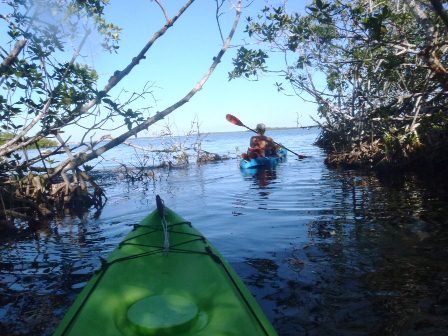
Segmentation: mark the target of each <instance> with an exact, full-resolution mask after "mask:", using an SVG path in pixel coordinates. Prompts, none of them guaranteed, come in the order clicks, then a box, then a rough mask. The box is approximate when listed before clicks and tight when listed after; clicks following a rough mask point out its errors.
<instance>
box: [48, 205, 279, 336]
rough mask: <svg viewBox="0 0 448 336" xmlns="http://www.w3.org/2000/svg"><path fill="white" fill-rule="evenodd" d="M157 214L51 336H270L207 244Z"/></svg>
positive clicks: (186, 226)
mask: <svg viewBox="0 0 448 336" xmlns="http://www.w3.org/2000/svg"><path fill="white" fill-rule="evenodd" d="M162 207H163V206H162ZM158 208H159V210H155V211H154V212H153V213H151V214H150V215H149V216H148V217H146V218H145V219H144V220H143V221H142V222H141V223H140V224H139V225H137V226H136V227H135V228H134V230H133V231H132V232H130V233H129V234H128V235H127V236H126V238H125V239H124V240H123V242H122V243H121V244H120V246H119V247H118V248H117V249H116V250H115V251H114V252H112V254H111V255H110V256H109V258H108V259H107V260H106V261H105V262H104V264H103V266H102V267H101V269H100V270H99V271H98V272H96V274H95V275H94V276H93V277H92V279H91V280H90V281H89V282H88V284H87V285H86V287H85V288H84V289H83V290H82V292H81V293H80V294H79V296H78V298H77V299H76V301H75V302H74V304H73V305H72V307H71V308H70V310H69V311H68V313H67V314H66V316H65V317H64V319H63V320H62V322H61V323H60V325H59V327H58V328H57V330H56V332H55V335H81V336H87V335H179V336H182V335H213V336H215V335H216V336H219V335H245V336H246V335H277V333H276V332H275V330H274V329H273V327H272V326H271V324H270V322H269V320H268V319H267V318H266V316H265V315H264V313H263V312H262V310H261V308H260V307H259V305H258V304H257V302H256V301H255V299H254V297H253V296H252V295H251V294H250V292H249V290H248V289H247V288H246V286H245V285H244V284H243V282H242V281H241V279H240V278H239V277H238V276H237V275H236V273H235V272H234V271H233V270H232V268H231V267H230V265H229V264H228V263H227V262H226V261H225V260H224V259H223V257H222V256H221V255H220V254H219V253H218V252H217V250H216V249H215V248H214V247H213V246H212V245H211V244H210V242H208V241H207V239H205V238H204V237H203V236H202V235H201V234H200V233H199V232H198V231H197V230H196V229H194V228H193V227H192V226H191V223H189V222H187V221H185V220H184V219H183V218H181V217H180V216H178V215H177V214H176V213H174V212H173V211H171V210H170V209H168V208H166V207H163V209H160V204H158ZM160 213H162V215H160ZM162 218H164V220H162ZM162 223H167V224H168V225H167V229H165V230H164V228H163V225H162ZM168 241H169V247H168V246H167V245H166V244H167V242H168Z"/></svg>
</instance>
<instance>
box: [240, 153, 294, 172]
mask: <svg viewBox="0 0 448 336" xmlns="http://www.w3.org/2000/svg"><path fill="white" fill-rule="evenodd" d="M287 153H288V152H287V151H286V149H284V148H281V149H279V150H278V151H277V155H275V156H265V157H259V158H255V159H250V160H245V159H241V160H240V168H241V169H251V168H259V167H268V168H272V167H275V166H277V165H278V164H279V163H280V162H283V161H285V160H286V155H287Z"/></svg>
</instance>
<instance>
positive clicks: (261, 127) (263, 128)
mask: <svg viewBox="0 0 448 336" xmlns="http://www.w3.org/2000/svg"><path fill="white" fill-rule="evenodd" d="M255 130H256V131H257V133H264V132H265V131H266V125H265V124H263V123H260V124H257V127H255Z"/></svg>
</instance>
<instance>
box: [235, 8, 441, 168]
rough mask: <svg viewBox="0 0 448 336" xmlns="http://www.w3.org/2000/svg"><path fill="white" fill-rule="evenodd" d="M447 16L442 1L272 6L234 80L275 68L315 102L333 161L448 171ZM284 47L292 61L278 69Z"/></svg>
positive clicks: (249, 28) (259, 20)
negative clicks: (300, 9) (275, 62)
mask: <svg viewBox="0 0 448 336" xmlns="http://www.w3.org/2000/svg"><path fill="white" fill-rule="evenodd" d="M447 18H448V15H447V12H446V8H445V7H444V6H443V5H442V3H441V2H440V1H437V0H434V1H431V2H430V3H428V4H424V3H422V2H414V1H410V0H405V1H402V2H400V3H397V2H396V1H391V0H386V1H381V2H379V1H357V2H352V1H335V0H327V1H325V0H314V1H310V2H309V4H308V5H307V6H306V8H305V12H304V13H303V14H298V13H294V12H291V11H289V10H288V9H287V7H286V6H279V7H273V6H266V7H265V8H264V9H263V10H262V12H261V13H259V15H257V16H254V17H248V18H247V19H246V30H245V31H246V33H247V35H248V39H249V42H248V43H247V44H246V45H245V46H242V47H240V48H239V50H238V52H237V56H236V57H235V58H234V59H233V64H234V69H233V70H232V72H230V73H229V78H230V80H235V79H238V78H246V79H255V80H256V79H258V78H259V76H265V75H266V74H272V75H273V76H276V77H277V78H280V81H279V82H277V83H276V87H277V91H278V92H279V93H285V94H290V95H296V96H297V97H298V98H300V99H302V100H303V101H311V102H314V103H315V104H316V105H317V111H318V116H319V117H320V121H319V122H318V124H319V125H320V127H321V128H322V133H321V134H320V137H319V139H318V140H317V142H316V144H317V145H318V146H319V147H321V148H323V149H324V150H325V151H326V153H327V154H328V157H327V160H326V163H327V164H328V165H329V166H331V167H344V168H359V169H374V170H375V169H381V170H384V169H390V170H403V169H433V170H434V171H435V172H442V173H444V172H446V166H447V165H446V164H447V160H446V158H447V154H448V153H447V148H448V115H447V113H446V106H447V103H448V70H447V69H448V57H447V53H446V50H447V48H448V34H447V28H448V19H447ZM250 42H251V43H250ZM254 46H255V47H254ZM255 48H258V49H255ZM278 53H280V54H282V55H283V56H284V59H285V64H284V67H283V68H281V66H280V69H279V67H276V68H275V69H273V68H271V66H270V63H269V58H270V55H272V54H278Z"/></svg>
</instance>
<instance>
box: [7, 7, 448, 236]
mask: <svg viewBox="0 0 448 336" xmlns="http://www.w3.org/2000/svg"><path fill="white" fill-rule="evenodd" d="M107 3H108V2H107V1H105V0H92V1H88V2H85V1H78V0H75V1H68V0H62V1H60V0H58V1H56V0H51V1H49V2H47V5H48V8H52V9H54V10H52V12H53V16H49V18H48V20H49V21H48V22H47V21H40V20H34V18H35V17H37V16H38V15H40V14H42V13H40V11H41V10H42V9H41V8H38V7H36V6H34V2H32V1H30V0H25V1H23V2H8V4H7V5H6V7H5V14H4V15H3V16H2V18H1V19H2V20H4V23H5V27H6V28H5V40H6V41H7V43H5V45H4V47H5V48H4V51H3V53H2V58H3V63H2V66H1V67H0V70H1V71H2V76H1V79H0V82H1V90H2V92H1V94H0V104H1V106H2V109H1V113H2V118H1V129H2V134H7V136H6V137H3V140H4V141H3V142H2V143H0V195H1V196H0V228H1V227H9V228H14V227H15V226H16V224H17V221H16V220H18V221H22V222H23V221H28V222H30V223H33V222H39V221H44V220H46V219H48V218H51V217H54V216H59V215H61V216H62V215H64V214H65V213H66V212H67V211H75V212H79V211H87V210H88V209H90V208H92V207H93V208H95V209H96V210H97V211H100V210H101V208H102V207H103V206H104V204H105V202H106V201H107V195H105V194H104V191H103V190H102V188H101V186H100V185H98V184H97V182H96V181H95V179H94V172H95V169H94V167H93V166H91V165H89V163H90V162H91V161H92V160H95V159H97V158H99V157H102V155H103V154H104V153H105V152H107V151H109V150H111V149H113V148H115V147H116V146H118V145H121V144H125V145H129V146H135V145H133V144H132V142H129V141H128V139H130V138H132V137H134V136H136V135H137V134H139V133H140V132H142V131H144V130H147V129H148V128H149V127H150V126H151V125H153V124H154V123H156V122H159V121H160V120H162V119H164V118H165V117H166V116H168V115H169V114H170V113H172V112H174V111H175V110H177V109H178V108H180V107H181V106H182V105H184V104H186V103H187V102H189V101H190V99H192V98H193V96H194V95H195V94H196V93H198V92H199V91H200V90H201V89H202V87H203V85H204V84H205V83H206V82H207V80H208V79H209V78H210V76H211V75H212V73H213V71H214V70H215V68H216V67H217V66H218V64H219V63H220V61H221V59H222V57H223V56H224V54H225V53H226V52H227V50H228V48H229V47H230V45H231V42H232V38H233V36H234V33H235V31H236V28H237V26H238V24H239V21H240V18H241V14H242V11H243V7H242V3H241V1H239V2H237V4H236V5H233V6H232V8H233V9H234V13H233V14H234V18H233V21H232V25H231V26H230V27H228V30H227V35H226V36H227V37H226V36H225V35H224V30H221V29H220V33H221V39H222V42H223V43H222V46H220V47H219V48H218V50H217V54H216V56H214V57H210V60H211V61H210V65H209V69H208V70H209V71H207V72H206V74H205V75H204V76H202V77H200V78H199V80H198V81H197V83H198V84H196V85H195V86H194V87H192V89H191V91H190V92H188V94H186V95H185V96H184V97H182V98H181V99H180V100H179V101H177V102H173V103H172V105H170V106H168V107H167V108H165V109H164V110H163V111H158V112H154V111H153V107H150V106H148V101H151V102H156V101H157V99H156V97H154V96H153V94H154V93H153V88H152V86H151V84H148V85H146V86H145V87H144V88H142V89H141V91H140V92H121V93H113V89H114V88H115V87H116V86H117V85H118V84H119V83H120V82H121V81H122V80H123V79H124V78H125V77H127V76H132V72H133V71H135V69H138V64H139V63H140V62H143V61H146V60H145V58H146V56H145V55H146V53H147V52H148V50H149V49H150V48H152V47H155V46H158V45H159V44H158V43H155V42H156V41H157V40H158V39H160V38H163V35H164V34H165V33H166V32H167V31H168V30H169V29H170V28H171V27H172V26H174V25H175V24H176V22H177V20H178V19H179V18H180V17H181V16H182V15H184V13H185V12H186V11H188V10H189V7H190V6H191V4H192V3H193V1H192V0H185V4H184V6H183V7H180V8H179V9H178V11H177V12H175V15H174V16H172V17H168V15H167V13H168V12H167V11H166V10H165V8H164V6H163V4H162V3H161V2H159V1H156V3H155V4H153V5H154V6H156V7H157V8H158V9H159V10H161V11H162V13H163V17H164V18H165V19H164V20H162V21H161V23H160V29H159V30H158V31H157V32H156V33H155V34H154V35H153V36H152V37H151V38H150V40H149V41H145V42H144V45H142V46H141V51H140V52H139V53H138V54H137V55H136V56H135V57H132V58H130V59H129V63H128V64H127V65H126V66H125V67H123V68H122V69H118V70H116V71H115V72H113V74H112V75H111V76H110V78H109V80H108V82H107V84H106V85H105V86H104V87H102V88H99V87H98V84H97V82H98V77H99V76H98V74H97V72H96V70H95V69H93V68H92V67H91V66H90V65H88V64H85V63H83V60H82V57H79V55H80V54H82V52H81V51H82V48H83V46H84V44H85V42H86V39H87V38H88V36H89V34H90V33H91V30H92V29H94V30H96V33H97V34H98V39H102V43H101V46H102V47H103V48H104V51H105V52H120V50H119V39H120V31H121V28H120V27H117V26H116V25H114V24H113V23H109V22H107V18H106V17H104V13H103V12H104V8H105V6H107ZM222 5H223V4H222V3H220V4H219V2H218V1H217V12H216V21H217V24H218V25H219V21H220V20H219V19H218V17H219V16H221V14H223V13H222V12H221V11H222V10H223V8H224V7H223V6H222ZM447 17H448V16H447V14H446V12H445V9H444V7H443V6H442V5H441V3H440V2H439V1H437V0H434V1H431V5H428V6H424V5H423V4H422V3H414V2H412V1H410V0H406V1H404V2H400V3H398V4H397V3H396V2H394V1H392V0H385V1H382V2H376V1H373V2H372V1H359V2H356V3H353V2H351V1H345V0H344V1H336V0H328V1H324V0H313V1H310V3H309V5H308V6H306V11H305V12H304V14H298V13H294V12H288V9H287V7H286V6H280V7H272V6H266V7H265V8H264V9H263V10H262V11H261V12H260V13H259V15H257V16H256V17H255V18H251V17H246V29H245V31H246V33H247V34H248V35H249V38H250V39H251V40H253V41H249V42H247V44H246V45H244V46H241V47H240V48H239V49H238V50H237V52H236V56H235V58H234V59H233V69H232V70H231V71H230V72H229V79H230V80H235V79H237V78H246V79H253V78H255V79H258V78H259V77H260V76H261V75H265V74H272V75H275V76H280V77H279V78H280V82H276V89H277V91H278V93H280V94H286V95H291V94H292V95H296V96H297V98H298V101H299V99H302V100H303V101H308V102H310V101H311V102H314V103H315V104H316V106H317V112H318V116H319V121H317V120H315V122H316V125H313V126H301V127H271V128H269V129H270V130H276V129H278V130H282V129H291V128H301V129H303V128H305V129H306V128H317V127H318V128H320V129H321V133H320V135H319V137H318V139H317V141H316V145H318V146H319V147H321V148H323V149H324V150H325V151H326V153H327V155H328V156H327V159H326V161H325V163H326V164H327V165H328V166H330V167H343V168H356V169H373V170H375V169H381V170H390V171H393V170H405V169H417V170H418V169H420V170H430V169H431V170H432V171H435V172H438V173H442V174H444V173H445V172H446V170H447V168H446V167H447V158H448V114H447V113H446V106H447V104H448V70H447V69H448V56H447V55H448V53H446V50H447V49H448V38H447V28H448V19H446V18H447ZM67 18H70V20H68V19H67ZM61 22H64V24H67V25H69V27H68V28H67V30H65V31H64V32H62V31H61V32H59V33H55V30H54V27H56V26H58V24H60V23H61ZM80 23H82V24H80ZM70 32H76V34H75V35H73V34H72V33H70ZM252 42H256V43H252ZM348 42H350V43H348ZM76 43H78V45H77V46H76V47H72V49H73V50H72V52H73V54H72V55H71V57H69V53H70V52H69V48H70V47H69V46H74V45H75V44H76ZM7 46H10V47H7ZM253 46H257V47H259V48H260V49H248V48H251V47H253ZM62 51H64V52H62ZM198 52H200V51H198ZM272 52H274V53H282V54H284V56H285V57H284V59H285V60H286V63H285V66H284V68H283V69H280V70H279V69H270V67H269V62H268V59H269V55H270V53H272ZM43 64H45V66H43ZM137 71H138V70H137ZM291 90H292V92H291ZM272 94H276V92H275V91H274V90H273V93H272ZM154 105H156V104H154ZM87 120H90V121H91V122H92V124H90V125H86V121H87ZM297 122H298V119H297ZM68 126H71V127H73V126H78V129H79V130H80V132H82V134H81V136H82V137H81V140H80V141H79V142H78V143H77V144H75V143H72V142H70V136H69V135H67V133H66V128H67V127H68ZM117 129H120V130H123V131H122V133H121V134H119V135H117V136H113V137H112V136H102V137H100V138H99V139H98V138H97V137H96V136H95V135H96V134H97V133H99V132H100V131H101V133H103V132H104V131H108V130H109V131H110V130H117ZM163 135H164V136H166V139H167V141H166V143H165V144H164V147H163V148H159V149H156V150H154V149H152V150H153V152H152V153H151V151H150V150H149V151H148V150H146V151H145V149H140V150H142V153H143V154H141V159H140V161H141V165H142V167H143V166H144V165H148V164H149V163H150V162H151V155H155V156H156V157H157V159H158V160H159V161H160V162H162V163H164V164H165V167H167V168H168V169H171V168H175V167H178V166H182V165H183V164H188V162H189V160H191V159H192V157H191V155H188V154H187V148H185V144H184V143H179V141H178V142H177V143H176V142H175V141H173V139H177V140H179V139H178V138H176V136H174V135H173V132H171V130H170V129H169V126H167V129H166V130H165V131H164V132H163ZM188 135H189V136H191V135H195V136H196V137H197V141H196V143H195V146H194V147H193V150H194V151H195V152H196V158H195V160H197V161H198V162H208V161H213V160H220V159H225V158H222V157H219V156H217V155H216V154H213V153H205V152H204V151H202V148H201V136H202V135H201V132H200V130H199V122H198V121H197V120H194V121H193V122H192V124H191V132H190V133H189V134H188ZM50 144H51V145H55V146H54V147H51V148H48V149H45V150H41V148H44V147H46V146H48V145H50ZM33 147H36V148H37V149H38V154H37V155H36V154H34V153H33V154H32V155H34V156H32V155H31V154H30V151H29V149H30V148H33ZM136 150H137V148H136ZM148 153H151V154H148ZM61 154H62V155H63V156H64V157H65V159H64V160H59V161H58V162H57V163H56V160H55V157H56V156H55V155H61ZM54 163H56V164H55V165H53V164H54ZM150 168H151V166H150ZM123 170H124V171H125V175H126V176H127V177H128V178H129V179H130V180H132V179H139V178H142V177H143V176H148V175H147V172H145V171H138V170H137V172H135V171H133V170H132V169H129V167H123ZM145 174H146V175H145ZM22 222H21V223H22Z"/></svg>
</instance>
